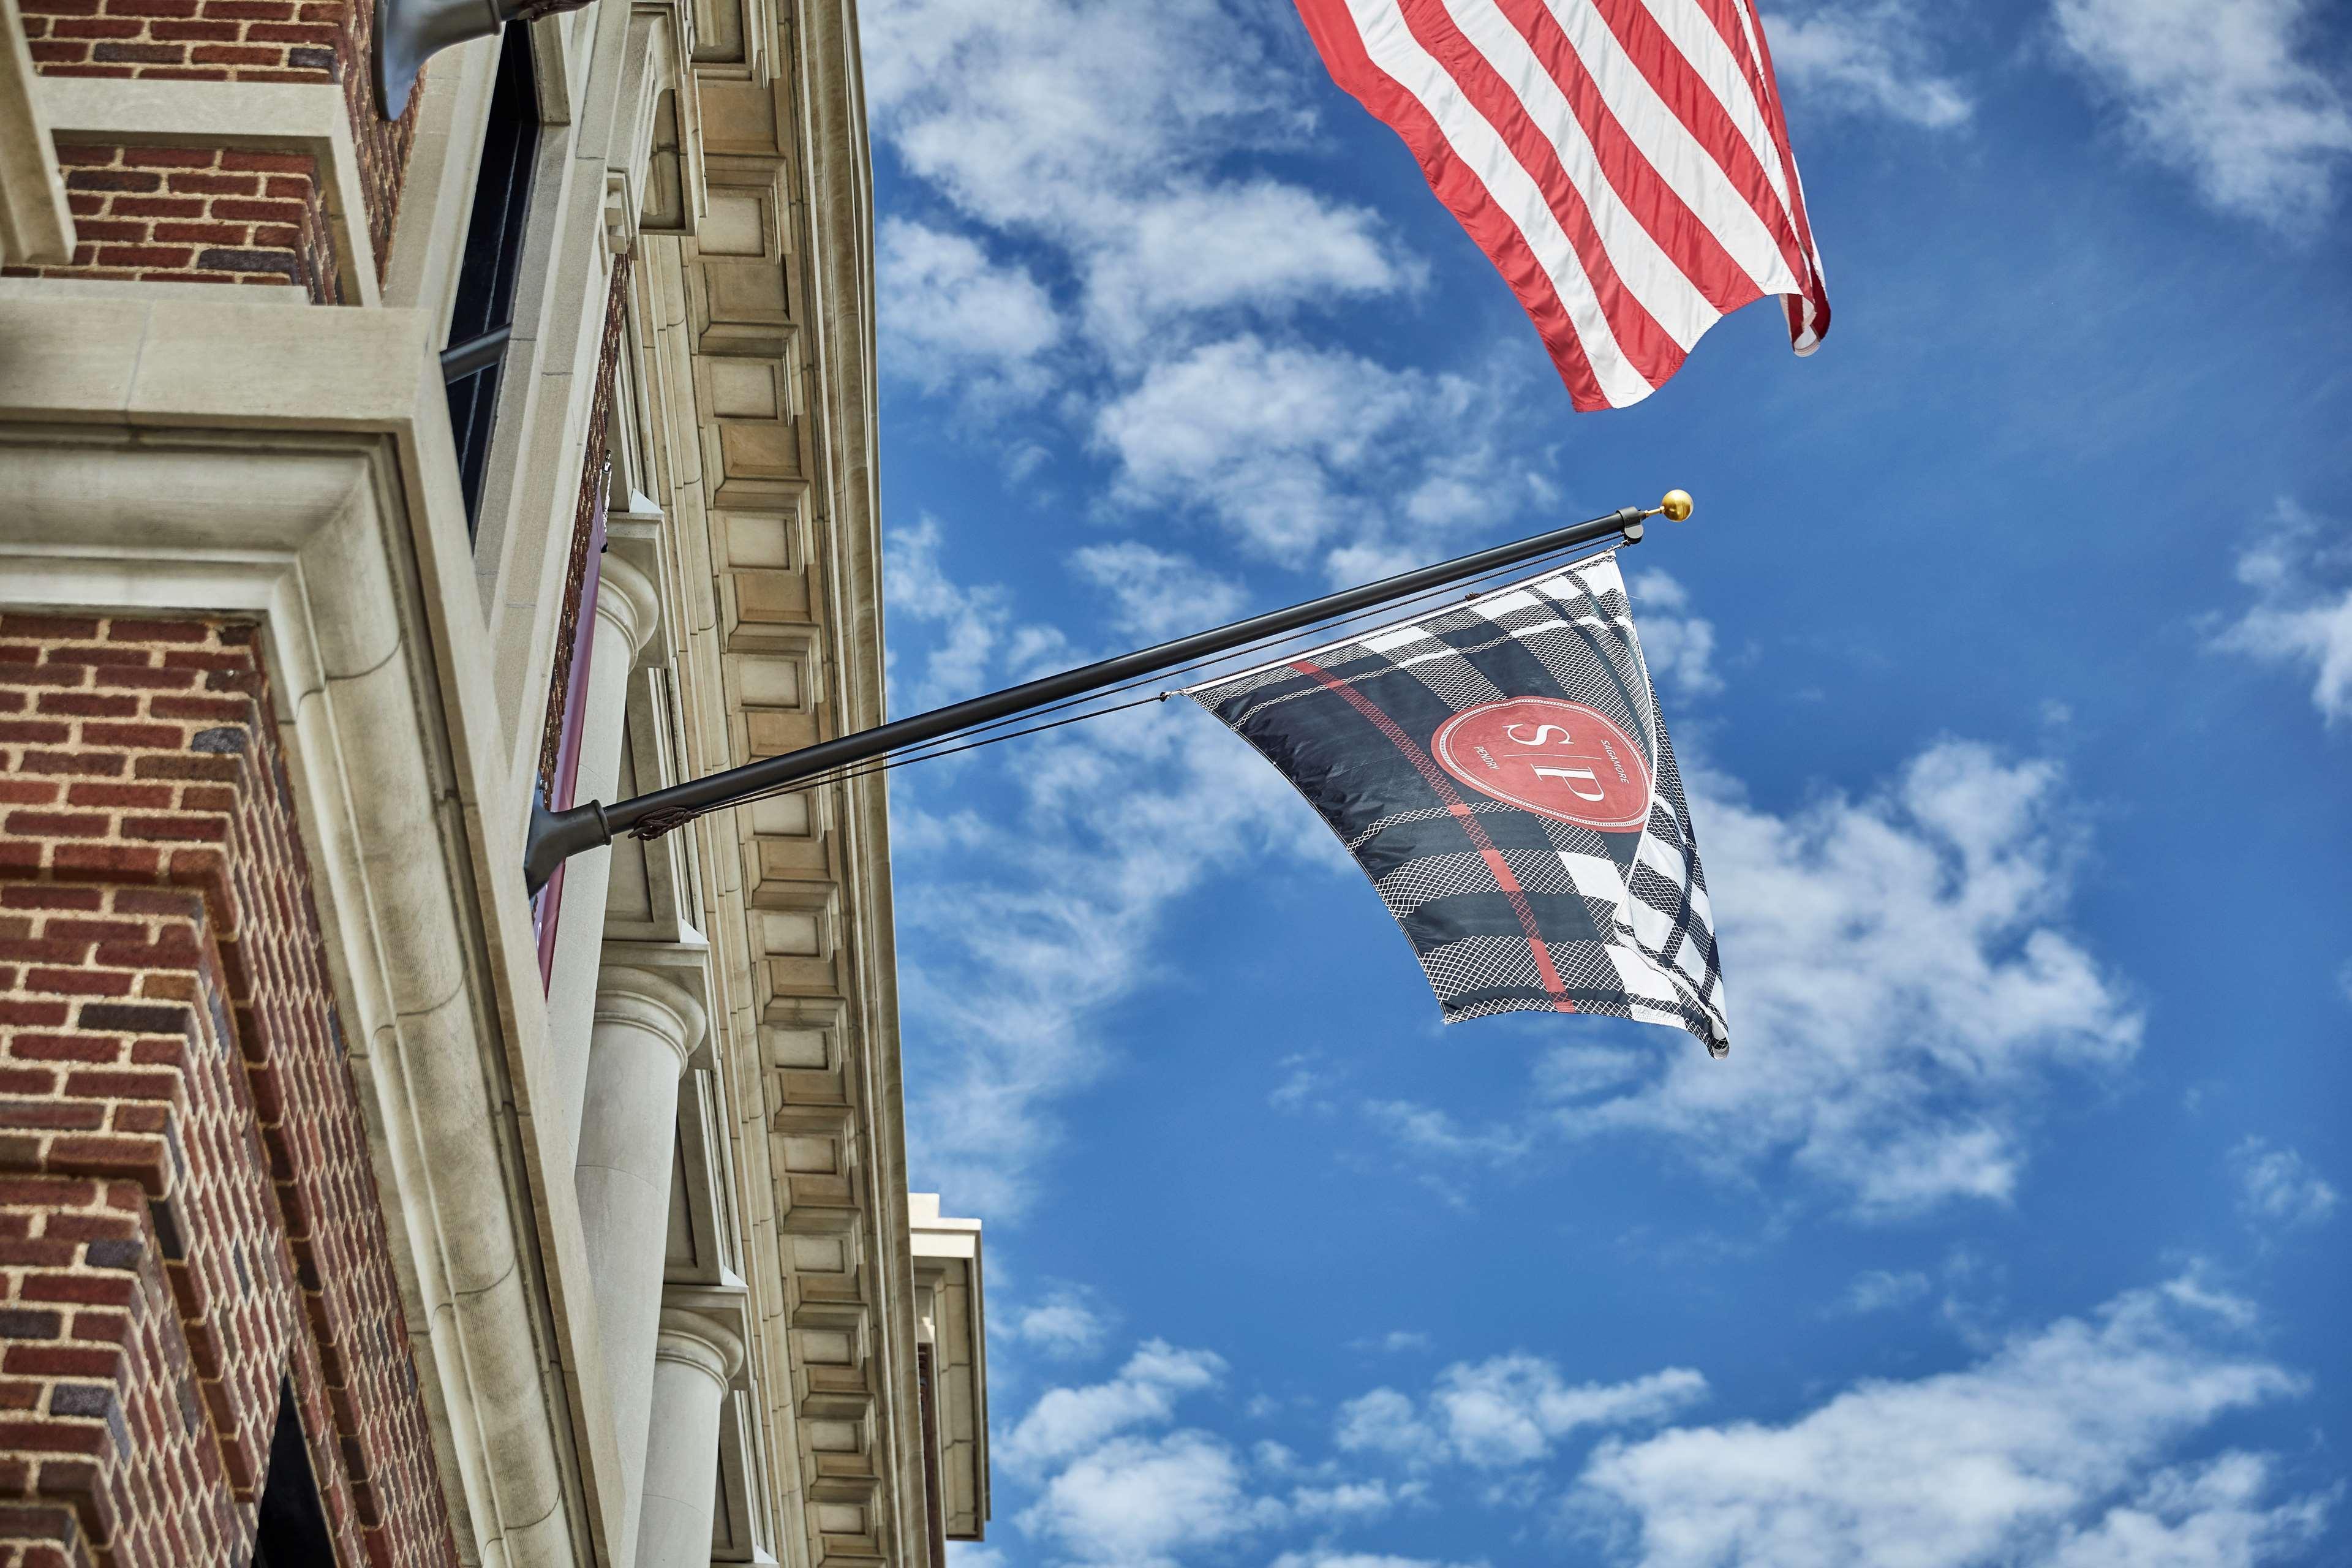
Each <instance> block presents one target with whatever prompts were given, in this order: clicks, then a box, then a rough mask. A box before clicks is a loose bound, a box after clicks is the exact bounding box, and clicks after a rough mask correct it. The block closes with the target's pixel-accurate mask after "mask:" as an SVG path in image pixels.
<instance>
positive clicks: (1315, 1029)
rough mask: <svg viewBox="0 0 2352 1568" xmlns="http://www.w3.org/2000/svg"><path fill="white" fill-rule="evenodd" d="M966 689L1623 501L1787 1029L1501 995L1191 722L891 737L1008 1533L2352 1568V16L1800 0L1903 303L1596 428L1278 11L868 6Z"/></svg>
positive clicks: (1783, 18) (999, 0) (2233, 3)
mask: <svg viewBox="0 0 2352 1568" xmlns="http://www.w3.org/2000/svg"><path fill="white" fill-rule="evenodd" d="M863 11H864V28H865V47H866V73H867V79H868V87H869V93H870V98H871V108H872V114H873V122H874V126H875V132H876V144H877V153H876V157H877V184H878V196H879V201H878V207H879V216H878V222H879V240H880V258H881V259H880V277H881V295H882V300H881V304H882V313H881V334H882V342H881V352H882V357H883V362H884V371H885V384H884V392H883V435H882V443H883V470H882V471H883V498H884V506H885V513H886V518H887V527H888V529H889V531H890V545H889V558H888V563H887V564H888V581H889V595H890V598H889V605H888V611H889V637H890V647H891V650H892V659H893V665H892V704H893V709H894V710H895V711H898V712H911V711H914V710H918V709H919V708H924V707H929V706H931V705H933V704H934V703H936V702H938V701H940V700H950V699H952V698H955V697H961V696H965V695H969V694H971V693H973V692H976V691H979V690H982V689H990V688H993V687H995V686H998V685H1001V684H1003V683H1006V682H1008V681H1010V680H1013V679H1019V678H1023V677H1025V676H1028V675H1032V674H1037V673H1042V672H1044V671H1046V670H1049V669H1053V668H1060V667H1062V666H1064V665H1066V664H1068V663H1071V662H1075V661H1076V660H1078V659H1080V658H1087V657H1093V656H1096V655H1099V654H1102V653H1107V652H1110V651H1114V650H1117V649H1120V648H1124V647H1130V646H1134V645H1135V644H1137V643H1138V642H1140V641H1145V640H1151V639H1154V638H1157V637H1161V636H1164V635H1170V634H1173V633H1176V632H1181V631H1185V630H1190V629H1193V628H1195V627H1198V626H1205V625H1210V624H1213V623H1215V622H1217V621H1220V620H1223V619H1226V618H1229V617H1230V616H1234V615H1236V614H1239V613H1242V612H1244V611H1245V610H1248V609H1252V608H1260V607H1268V606H1272V605H1278V604H1285V603H1289V602H1291V601H1294V600H1296V599H1298V598H1301V597H1305V596H1307V595H1312V594H1315V593H1318V592H1320V591H1322V590H1324V589H1326V588H1328V587H1330V586H1333V585H1337V584H1345V583H1351V582H1355V581H1359V580H1361V579H1363V578H1365V577H1368V576H1370V575H1373V574H1377V573H1379V572H1381V571H1383V570H1386V569H1390V568H1391V567H1397V566H1402V565H1405V564H1409V563H1418V562H1421V561H1424V560H1431V559H1436V558H1439V557H1442V556H1444V555H1449V554H1453V553H1456V552H1461V551H1463V550H1466V549H1470V548H1474V547H1475V546H1477V545H1480V544H1484V543H1487V542H1496V541H1499V540H1502V539H1507V538H1512V537H1517V536H1519V535H1522V534H1525V533H1528V532H1532V531H1537V530H1539V529H1542V528H1546V527H1550V526H1555V525H1557V524H1558V523H1559V522H1563V521H1573V520H1575V519H1578V518H1581V517H1585V516H1589V515H1591V514H1594V513H1596V512H1601V511H1605V510H1611V509H1613V508H1615V507H1617V506H1620V505H1622V504H1625V503H1627V502H1629V501H1633V502H1643V503H1645V504H1646V503H1647V502H1649V501H1650V500H1653V499H1654V497H1655V496H1656V495H1657V494H1658V493H1659V492H1660V491H1661V490H1663V489H1666V488H1667V487H1668V486H1670V485H1680V486H1684V487H1686V488H1688V489H1691V490H1692V491H1693V492H1695V493H1696V496H1697V497H1698V501H1699V510H1698V515H1697V516H1696V518H1695V519H1693V520H1692V521H1690V522H1688V523H1687V524H1684V525H1681V526H1678V527H1664V526H1660V527H1657V528H1655V529H1654V531H1653V532H1652V534H1651V538H1650V541H1649V542H1646V543H1644V544H1643V545H1642V546H1641V547H1640V548H1638V549H1636V550H1633V551H1629V552H1626V555H1625V560H1624V564H1625V567H1626V570H1627V573H1628V575H1629V577H1630V578H1631V579H1632V580H1633V584H1634V587H1635V610H1636V615H1637V618H1638V620H1639V624H1640V626H1641V627H1642V631H1643V637H1644V638H1645V641H1646V643H1647V646H1648V647H1649V651H1650V654H1651V658H1652V662H1653V664H1654V666H1656V667H1658V668H1660V669H1661V670H1662V671H1663V672H1664V681H1663V687H1664V694H1663V695H1664V703H1665V705H1666V712H1667V716H1668V719H1669V721H1670V723H1671V724H1672V726H1673V728H1674V731H1675V742H1676V748H1677V751H1678V752H1679V754H1680V756H1681V759H1682V762H1683V765H1684V770H1685V774H1686V776H1687V777H1688V779H1689V781H1690V784H1691V787H1692V793H1693V795H1694V813H1695V816H1696V823H1697V827H1698V833H1699V842H1700V846H1701V849H1702V852H1703V854H1704V855H1705V858H1706V867H1707V871H1708V877H1709V881H1710V883H1711V885H1712V887H1713V889H1714V892H1715V898H1716V905H1717V913H1718V920H1719V931H1720V935H1721V941H1722V948H1723V955H1724V963H1725V970H1726V977H1727V987H1728V998H1729V1005H1730V1008H1731V1016H1732V1024H1733V1031H1734V1047H1733V1052H1732V1055H1731V1056H1730V1058H1728V1059H1727V1060H1726V1061H1722V1062H1711V1061H1709V1060H1707V1059H1706V1056H1705V1053H1704V1052H1703V1051H1702V1050H1701V1049H1700V1048H1699V1047H1697V1046H1696V1043H1694V1042H1693V1041H1691V1040H1689V1039H1688V1038H1686V1037H1683V1036H1681V1035H1679V1034H1675V1033H1673V1032H1670V1031H1667V1030H1664V1029H1658V1028H1645V1027H1642V1026H1633V1025H1624V1024H1617V1023H1614V1022H1612V1021H1610V1020H1596V1019H1590V1018H1569V1019H1559V1018H1551V1017H1534V1016H1526V1015H1521V1016H1507V1017H1502V1018H1494V1019H1487V1020H1483V1021H1480V1022H1477V1023H1472V1024H1465V1025H1460V1026H1454V1027H1453V1028H1451V1029H1443V1028H1441V1027H1440V1026H1439V1025H1438V1023H1437V1021H1436V1020H1437V1009H1436V1005H1435V1004H1434V1002H1433V1000H1432V998H1431V997H1430V995H1429V994H1428V991H1427V988H1426V986H1425V984H1423V981H1422V979H1421V976H1420V973H1419V972H1418V970H1417V969H1416V967H1415V966H1414V964H1413V963H1412V956H1411V953H1410V951H1409V950H1408V948H1407V947H1406V945H1405V943H1404V941H1403V939H1402V936H1401V935H1400V934H1399V933H1398V932H1397V931H1396V930H1395V928H1394V927H1393V925H1392V924H1391V922H1390V921H1389V920H1388V918H1387V916H1386V914H1385V913H1384V911H1383V910H1382V909H1381V904H1380V902H1379V900H1378V899H1377V898H1375V897H1374V896H1373V894H1372V892H1371V891H1370V889H1369V887H1367V886H1366V885H1365V884H1364V883H1363V881H1362V879H1360V876H1359V875H1358V874H1357V873H1356V872H1355V871H1354V870H1353V869H1352V868H1350V867H1349V866H1348V865H1347V864H1346V863H1345V861H1344V860H1343V859H1342V858H1340V856H1339V853H1338V851H1337V849H1336V848H1335V847H1333V846H1332V845H1331V844H1329V842H1328V837H1327V836H1326V835H1325V834H1324V831H1323V829H1322V827H1321V826H1320V825H1319V824H1318V822H1316V821H1315V820H1314V818H1313V816H1312V815H1311V814H1310V813H1309V812H1308V811H1307V809H1306V808H1305V807H1304V806H1303V805H1300V804H1299V803H1298V802H1297V799H1296V798H1295V797H1294V796H1293V795H1290V794H1289V792H1288V790H1287V788H1286V786H1284V785H1283V784H1281V783H1280V781H1279V780H1278V779H1276V778H1275V777H1274V775H1273V774H1272V773H1270V772H1269V771H1267V770H1266V769H1265V766H1264V764H1263V763H1259V762H1258V761H1257V760H1256V759H1255V756H1254V755H1253V754H1251V753H1250V752H1248V751H1247V749H1246V748H1245V747H1244V746H1242V745H1241V744H1240V743H1239V742H1237V741H1235V740H1234V739H1233V738H1232V737H1231V736H1230V735H1228V734H1226V733H1225V732H1224V731H1223V730H1222V729H1220V728H1219V727H1218V726H1217V725H1216V724H1215V723H1213V721H1211V720H1209V719H1208V717H1207V716H1206V715H1204V714H1202V713H1200V712H1198V711H1196V710H1192V709H1191V707H1190V706H1189V705H1186V704H1178V703H1169V704H1167V705H1165V706H1162V707H1156V708H1148V709H1144V710H1139V711H1138V712H1137V713H1135V714H1131V715H1126V716H1122V717H1120V718H1118V719H1112V720H1107V721H1101V722H1097V723H1093V724H1088V725H1083V726H1079V727H1076V728H1075V729H1071V730H1065V731H1057V732H1055V734H1053V735H1049V736H1041V737H1037V738H1034V739H1031V740H1024V741H1020V742H1013V743H1011V744H1008V745H1004V746H1001V747H994V748H991V749H989V750H987V751H984V752H979V753H976V754H975V755H973V756H971V757H967V758H962V759H958V760H955V761H951V762H942V763H927V764H925V765H923V766H921V767H916V768H908V769H905V770H901V771H899V772H898V773H893V774H892V775H891V777H892V780H893V784H892V809H893V826H894V835H895V855H896V872H897V879H898V922H899V931H900V942H901V947H900V952H901V958H902V963H903V971H902V976H901V984H902V991H903V995H904V998H905V1014H906V1059H907V1081H908V1123H909V1132H910V1137H911V1140H912V1146H913V1160H914V1178H915V1182H916V1184H917V1185H918V1186H919V1187H923V1188H932V1187H936V1188H938V1189H939V1190H940V1191H941V1192H942V1193H943V1194H945V1202H946V1205H947V1207H948V1208H949V1210H950V1212H955V1213H976V1214H978V1215H982V1217H983V1218H984V1219H985V1221H986V1223H987V1226H988V1232H987V1234H988V1238H989V1239H988V1247H989V1267H990V1273H991V1279H990V1300H989V1303H988V1305H989V1312H990V1329H991V1338H990V1344H989V1357H990V1372H991V1381H992V1409H991V1412H990V1415H991V1426H992V1433H993V1440H994V1444H995V1448H994V1458H995V1488H996V1490H995V1520H994V1522H993V1523H992V1527H991V1530H990V1534H989V1542H988V1544H987V1545H985V1546H984V1547H977V1548H961V1549H959V1554H958V1555H959V1562H960V1563H961V1568H1046V1565H1055V1564H1086V1565H1097V1568H1105V1565H1112V1564H1117V1565H1119V1568H1164V1565H1170V1564H1183V1565H1186V1568H1192V1565H1196V1564H1197V1565H1224V1564H1232V1565H1235V1568H1437V1565H1448V1568H1450V1565H1461V1564H1472V1563H1485V1564H1491V1565H1493V1568H1507V1565H1518V1564H1537V1563H1542V1564H1554V1563H1560V1564H1568V1563H1576V1564H1582V1563H1591V1564H1612V1565H1613V1564H1634V1563H1640V1564H1646V1565H1652V1568H1698V1565H1707V1564H1731V1563H1741V1564H1768V1565H1775V1568H1777V1565H1781V1564H1787V1565H1790V1568H1797V1565H1813V1564H1835V1563H1869V1564H1900V1565H1904V1568H1962V1565H1965V1564H1979V1563H1981V1564H2001V1565H2010V1564H2036V1565H2042V1564H2046V1565H2050V1568H2122V1565H2125V1564H2147V1565H2155V1564H2166V1565H2172V1564H2181V1565H2187V1564H2221V1565H2230V1564H2252V1563H2341V1562H2343V1561H2345V1560H2346V1558H2347V1554H2352V1490H2347V1488H2352V1447H2347V1445H2352V1349H2347V1341H2346V1339H2345V1336H2344V1335H2343V1334H2342V1332H2341V1321H2342V1313H2343V1307H2344V1303H2345V1302H2346V1301H2347V1300H2352V1278H2347V1275H2352V1269H2348V1268H2347V1262H2346V1258H2347V1257H2352V1248H2347V1246H2346V1228H2347V1224H2352V1215H2347V1212H2346V1211H2347V1205H2346V1204H2345V1203H2344V1201H2343V1192H2344V1189H2345V1188H2346V1187H2347V1184H2352V1116H2347V1110H2352V1053H2347V1050H2346V1049H2345V1047H2346V1046H2347V1044H2352V1039H2347V1037H2352V919H2347V914H2352V908H2347V906H2352V890H2347V889H2352V878H2347V875H2346V873H2345V870H2344V868H2345V866H2346V865H2347V858H2348V857H2352V791H2347V786H2346V782H2345V781H2346V778H2347V763H2352V530H2347V520H2348V519H2352V457H2347V443H2346V440H2345V437H2344V435H2343V432H2344V431H2345V430H2346V429H2347V428H2352V377H2347V372H2346V371H2345V369H2344V365H2345V363H2347V349H2352V268H2347V266H2346V264H2345V257H2346V255H2347V239H2352V192H2347V187H2352V27H2347V18H2346V16H2345V14H2344V12H2343V11H2342V10H2341V9H2340V8H2336V7H2329V6H2326V5H2323V4H2318V3H2306V0H2032V3H2031V4H1990V5H1984V6H1980V7H1948V6H1935V5H1927V4H1925V3H1924V0H1791V3H1789V4H1783V5H1780V6H1778V7H1775V8H1771V9H1769V10H1768V12H1767V18H1768V25H1769V26H1770V28H1771V33H1772V38H1773V44H1774V49H1775V54H1776V56H1777V57H1778V58H1779V61H1780V71H1781V82H1782V87H1783V89H1784V92H1785V94H1786V96H1787V98H1788V100H1789V102H1790V118H1791V121H1792V131H1793V135H1794V139H1795V142H1796V147H1797V152H1798V155H1799V158H1800V161H1801V164H1802V167H1803V170H1804V174H1805V179H1806V185H1807V190H1808V194H1809V197H1810V201H1811V209H1812V216H1813V220H1814V226H1815V229H1816V232H1817V234H1818V235H1819V236H1820V239H1821V245H1822V253H1823V257H1824V259H1825V262H1826V266H1827V269H1828V276H1829V282H1830V289H1831V295H1832V302H1833V304H1834V306H1835V309H1836V312H1837V314H1836V321H1835V324H1834V325H1833V327H1832V331H1831V333H1830V336H1829V339H1828V341H1827V342H1826V343H1825V344H1824V346H1823V347H1822V350H1821V352H1820V353H1818V354H1816V355H1815V356H1813V357H1812V358H1811V359H1809V360H1804V361H1799V360H1796V359H1793V358H1792V357H1791V356H1790V354H1789V353H1788V349H1787V342H1786V337H1785V333H1784V329H1783V327H1782V325H1781V323H1780V319H1779V317H1778V313H1777V311H1775V310H1773V309H1771V308H1770V307H1756V308H1752V309H1750V310H1748V311H1745V312H1742V313H1740V314H1739V315H1737V316H1734V317H1732V318H1730V319H1729V320H1727V321H1725V322H1724V323H1723V324H1722V325H1720V326H1718V327H1717V328H1716V329H1715V331H1713V332H1712V333H1710V334H1709V335H1708V337H1707V338H1706V340H1705V341H1704V342H1702V344H1701V345H1700V347H1699V348H1698V350H1697V351H1696V353H1694V355H1693V356H1692V359H1691V362H1690V363H1689V365H1688V366H1687V367H1686V368H1685V370H1684V371H1683V372H1682V374H1680V375H1679V376H1678V377H1676V378H1675V380H1674V381H1673V382H1672V383H1670V384H1668V385H1667V386H1666V387H1665V388H1664V390H1663V391H1662V392H1661V393H1659V394H1658V395H1655V396H1654V397H1653V398H1651V399H1650V400H1649V401H1648V402H1646V403H1644V404H1643V405H1639V406H1638V407H1635V408H1633V409H1630V410H1624V411H1620V412H1616V413H1609V414H1599V415H1573V414H1571V413H1570V409H1569V405H1568V398H1567V395H1566V394H1565V392H1564V391H1563V390H1562V389H1561V388H1560V386H1559V383H1558V381H1557V380H1556V378H1555V377H1554V375H1553V374H1552V372H1551V370H1550V367H1549V363H1547V362H1546V360H1545V359H1544V356H1543V353H1542V350H1541V347H1540V344H1539V343H1538V340H1537V338H1536V336H1535V334H1534V332H1533V331H1532V330H1531V329H1530V328H1529V327H1528V325H1527V323H1526V321H1524V319H1523V318H1522V317H1521V316H1520V315H1519V314H1518V312H1517V307H1516V306H1515V305H1514V304H1513V303H1512V301H1511V300H1510V298H1509V296H1508V295H1507V292H1506V291H1505V289H1504V288H1503V286H1502V284H1501V282H1500V281H1499V280H1498V279H1496V277H1495V275H1494V274H1493V272H1492V270H1491V269H1490V268H1488V267H1487V265H1486V262H1485V261H1484V259H1483V258H1481V257H1480V256H1479V255H1478V254H1477V253H1476V251H1475V249H1473V248H1472V247H1471V245H1470V243H1469V242H1468V241H1467V239H1466V238H1465V237H1463V236H1462V235H1461V233H1460V232H1459V231H1458V230H1457V229H1456V228H1455V227H1454V225H1453V223H1452V220H1451V219H1450V218H1449V217H1448V216H1446V215H1445V213H1444V210H1443V209H1442V208H1441V207H1440V206H1439V205H1437V203H1436V202H1435V201H1434V199H1433V198H1432V197H1431V196H1430V195H1429V194H1428V192H1427V190H1426V188H1425V187H1424V186H1423V184H1422V183H1421V180H1420V176H1419V174H1418V173H1417V171H1416V170H1415V169H1414V168H1413V166H1412V163H1411V161H1410V159H1409V158H1408V156H1407V155H1406V153H1405V152H1404V150H1403V149H1402V146H1401V144H1399V143H1398V142H1396V141H1395V139H1394V138H1393V137H1392V136H1391V135H1390V133H1389V132H1387V131H1386V130H1385V129H1383V128H1382V127H1381V126H1379V125H1378V124H1376V123H1374V122H1373V121H1370V119H1369V118H1368V117H1366V116H1365V115H1364V114H1363V113H1362V112H1361V111H1360V110H1359V109H1358V108H1357V107H1356V106H1355V104H1354V103H1353V102H1352V101H1351V100H1348V99H1346V98H1344V97H1343V96H1341V95H1340V94H1339V93H1338V92H1337V91H1336V90H1335V89H1332V88H1331V86H1330V85H1329V83H1328V80H1327V79H1325V77H1324V76H1323V74H1322V71H1321V68H1320V67H1319V65H1318V62H1317V61H1316V60H1315V58H1314V57H1313V55H1312V53H1311V51H1310V49H1309V47H1308V45H1307V41H1306V38H1305V37H1304V35H1303V32H1302V31H1301V29H1300V28H1299V26H1298V25H1297V20H1296V18H1295V16H1293V15H1292V14H1291V13H1290V12H1289V10H1288V8H1287V7H1286V5H1280V4H1276V3H1275V0H1162V3H1159V4H1154V5H1141V4H1132V3H1130V4H1122V5H1100V4H1083V3H1080V0H992V3H990V4H987V5H978V4H972V3H971V0H867V3H866V5H864V7H863Z"/></svg>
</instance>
